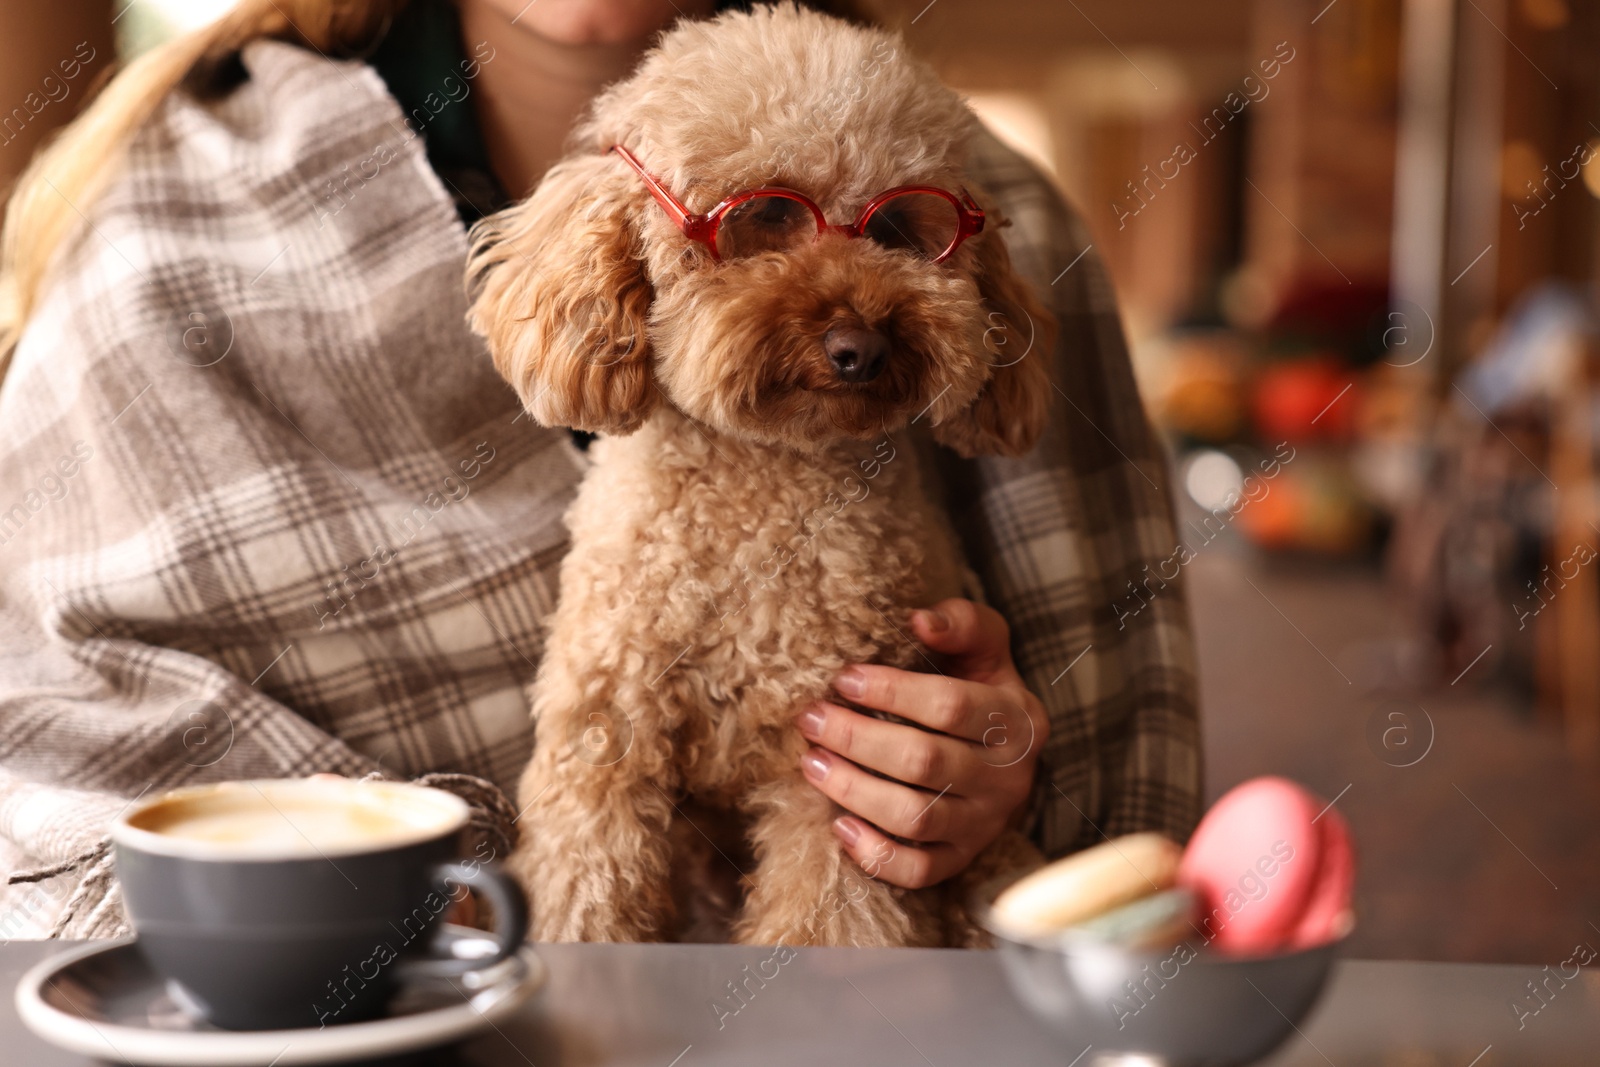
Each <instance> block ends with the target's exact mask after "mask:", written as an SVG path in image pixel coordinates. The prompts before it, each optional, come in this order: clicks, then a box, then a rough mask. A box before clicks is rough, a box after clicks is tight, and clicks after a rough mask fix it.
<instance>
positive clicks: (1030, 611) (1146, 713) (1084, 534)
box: [0, 41, 1200, 938]
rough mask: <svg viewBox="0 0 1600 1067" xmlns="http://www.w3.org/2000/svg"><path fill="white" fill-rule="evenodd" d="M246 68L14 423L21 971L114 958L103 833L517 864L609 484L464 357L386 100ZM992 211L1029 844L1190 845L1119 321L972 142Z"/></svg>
mask: <svg viewBox="0 0 1600 1067" xmlns="http://www.w3.org/2000/svg"><path fill="white" fill-rule="evenodd" d="M242 65H243V70H244V72H245V74H246V75H247V77H246V78H245V80H244V81H242V82H241V83H240V84H239V85H238V86H237V87H235V88H234V89H232V90H231V91H229V92H228V93H226V94H225V95H222V96H221V97H219V98H216V99H211V100H207V101H201V100H199V99H197V98H196V97H194V96H191V95H188V94H186V93H183V92H179V93H174V94H173V95H172V96H171V97H170V98H169V99H168V100H167V101H166V103H165V104H164V105H163V106H162V108H161V109H160V110H159V111H158V112H157V114H156V115H155V116H154V118H153V119H152V120H151V121H150V122H149V123H148V124H147V125H146V126H145V127H144V128H143V129H142V130H141V132H140V133H139V134H138V135H137V137H136V139H135V140H134V142H133V143H132V146H131V149H130V151H129V155H128V158H127V160H126V163H125V164H124V165H123V166H121V167H120V169H119V172H118V174H117V175H116V177H115V178H114V179H113V181H112V183H111V186H110V188H109V190H108V192H107V193H106V194H105V195H104V196H103V197H102V198H101V200H100V201H99V202H98V203H96V204H95V205H94V206H93V207H92V208H91V209H90V210H89V211H88V212H87V225H86V226H84V227H83V231H82V233H81V234H80V235H79V237H78V238H77V239H76V240H75V241H74V242H73V243H72V244H71V245H69V246H68V247H67V248H66V249H65V250H64V251H63V254H62V255H61V258H60V259H59V260H58V262H57V264H56V269H55V272H54V275H53V278H54V280H53V282H52V283H51V285H50V287H49V289H48V291H47V293H46V294H45V297H44V300H43V302H42V304H41V305H40V307H39V309H38V311H37V313H36V314H35V316H34V318H33V320H32V322H31V323H30V324H29V327H28V329H27V331H26V333H25V335H24V337H23V339H22V343H21V344H20V345H19V347H18V349H17V352H16V355H15V358H14V363H13V365H12V368H11V370H10V372H9V374H8V375H7V377H6V380H5V382H4V384H3V387H0V426H3V427H4V435H3V438H0V453H3V457H4V459H3V462H0V554H3V555H0V558H3V559H4V565H3V567H0V632H3V633H4V635H5V639H4V641H3V642H0V869H4V870H6V871H9V872H12V873H11V877H10V879H9V884H8V885H7V886H5V887H4V888H3V889H0V938H11V937H17V936H43V935H51V934H54V935H58V936H72V937H83V936H109V935H114V934H119V933H121V932H123V931H124V930H125V929H126V926H125V920H124V918H123V915H122V911H121V905H120V897H119V894H118V890H117V886H116V881H115V877H114V871H113V870H112V866H111V861H110V856H109V852H108V849H107V847H106V844H105V831H106V828H107V825H108V823H109V822H110V821H111V820H112V819H113V818H115V817H116V815H117V814H118V812H119V811H121V810H122V809H123V808H125V807H126V806H127V805H128V804H129V803H130V802H131V801H132V800H133V799H135V798H137V797H140V796H142V795H144V794H146V793H151V792H155V791H160V790H163V789H168V788H172V787H175V786H180V785H189V784H197V783H204V782H211V781H219V780H224V779H243V778H269V777H284V776H298V775H305V774H310V773H314V772H318V771H330V772H334V773H339V774H346V775H353V776H365V775H372V774H378V775H383V776H386V777H392V778H399V779H411V780H420V781H423V782H427V783H429V784H434V785H438V786H440V787H442V788H447V789H451V790H453V791H455V792H457V793H459V794H461V795H462V796H463V797H465V798H466V799H467V800H468V801H469V803H471V804H473V805H474V811H475V821H476V825H477V827H478V830H479V832H480V833H482V834H484V835H485V836H486V837H488V838H490V839H492V840H493V841H494V842H495V843H496V847H497V848H502V849H503V848H505V847H508V846H509V844H510V842H511V841H512V840H513V838H514V835H515V833H516V827H515V826H514V825H513V822H514V820H515V815H516V812H515V809H514V807H513V805H512V804H511V803H510V801H509V800H508V799H507V798H508V797H512V796H514V795H515V794H514V788H515V783H516V780H517V777H518V775H519V773H520V771H521V769H522V767H523V765H524V764H525V763H526V761H527V759H528V756H529V751H530V747H531V744H532V730H531V724H530V721H529V712H528V700H527V685H528V683H529V681H530V680H531V678H532V677H533V674H534V669H535V665H536V664H537V663H538V661H539V656H540V651H541V647H542V640H543V637H542V633H541V620H542V619H543V618H544V617H545V615H546V614H547V613H548V612H549V611H550V610H551V608H552V606H553V600H554V596H555V590H556V571H557V567H558V565H559V564H560V562H561V559H562V556H563V554H564V553H565V550H566V546H567V541H566V536H567V534H566V530H565V528H564V526H563V524H562V521H561V520H562V514H563V511H564V510H565V508H566V505H567V503H568V502H569V500H570V499H571V497H572V495H573V493H574V490H575V488H576V486H577V484H578V482H579V480H580V479H581V478H582V477H583V473H584V470H585V465H586V462H587V461H586V458H585V456H584V453H583V452H582V451H581V450H580V449H578V448H577V447H575V444H574V441H573V439H572V438H571V437H570V436H569V435H568V434H567V433H565V432H562V431H558V430H548V429H544V428H541V427H539V426H537V425H535V424H533V423H532V421H531V420H530V419H527V418H525V417H522V415H521V412H520V409H519V406H518V404H517V401H516V398H515V396H514V395H513V393H512V391H511V390H510V388H509V387H507V386H506V385H505V384H504V383H503V382H502V381H501V380H500V378H499V376H498V375H497V374H496V373H495V371H494V370H493V368H492V366H491V364H490V361H489V359H488V358H487V356H486V354H485V353H484V351H483V349H482V346H481V344H480V342H479V341H478V340H477V339H476V338H475V337H473V336H472V335H471V334H470V333H469V332H468V330H467V329H466V327H465V325H464V315H465V312H466V300H465V296H464V294H463V288H462V273H463V266H464V263H465V257H466V252H467V239H466V232H465V228H464V226H463V223H462V220H461V218H460V217H459V216H458V213H457V210H456V201H457V200H459V199H460V190H454V191H452V189H450V188H448V187H447V186H448V184H449V183H448V180H442V179H441V177H440V174H439V172H437V171H436V170H435V169H434V168H433V167H430V165H429V161H428V158H427V154H426V153H425V151H424V149H423V142H422V140H421V138H420V137H419V136H418V135H417V132H416V130H415V128H414V127H413V126H408V124H407V119H406V117H405V114H404V113H403V112H402V110H401V108H400V106H399V105H398V104H397V103H396V101H395V99H394V98H393V97H392V96H391V95H390V93H389V92H388V90H387V89H386V87H385V84H384V82H383V80H382V79H381V78H380V77H379V76H378V74H377V73H375V72H374V70H373V69H372V68H371V67H370V66H367V65H364V64H362V63H358V62H335V61H331V60H329V59H327V58H325V57H322V56H318V55H316V54H314V53H311V52H307V51H304V50H301V49H299V48H295V47H292V46H290V45H286V44H281V43H277V42H271V41H261V42H256V43H254V44H251V45H250V46H248V47H247V48H246V49H245V50H244V52H243V55H242ZM464 84H469V85H470V79H467V80H466V81H465V82H464ZM443 106H444V107H446V108H450V107H456V108H465V107H466V106H467V105H466V104H465V103H464V102H463V101H462V100H449V101H448V102H447V103H445V104H444V105H443ZM416 121H417V120H416V119H415V117H413V122H416ZM971 176H972V178H973V179H974V182H975V184H976V185H977V186H978V187H979V188H981V189H983V190H986V191H987V192H988V194H989V195H990V196H992V197H993V198H994V199H995V200H996V201H997V202H998V204H999V207H1000V209H1001V211H1002V213H1003V214H1004V215H1005V216H1007V217H1009V218H1011V219H1012V220H1013V222H1014V225H1013V226H1012V227H1011V228H1010V229H1008V230H1007V231H1006V237H1007V241H1008V243H1009V245H1010V247H1011V250H1012V254H1013V257H1014V258H1015V260H1016V261H1017V263H1018V265H1019V267H1020V268H1021V269H1022V270H1023V271H1024V272H1026V273H1027V274H1028V275H1029V276H1030V277H1032V278H1033V279H1035V280H1036V283H1037V285H1038V286H1039V288H1040V290H1041V291H1043V292H1044V293H1046V294H1047V296H1048V299H1049V300H1050V302H1051V304H1052V305H1053V307H1054V308H1055V310H1056V312H1057V314H1058V315H1059V316H1060V319H1061V323H1062V334H1061V342H1060V354H1059V355H1060V358H1059V363H1060V367H1061V370H1060V376H1059V380H1058V382H1057V392H1058V393H1059V395H1058V396H1056V397H1055V400H1056V403H1055V405H1054V408H1053V422H1052V424H1051V427H1050V429H1049V430H1048V432H1047V433H1046V436H1045V438H1044V440H1043V442H1042V443H1041V445H1040V446H1039V448H1038V449H1037V450H1036V451H1035V452H1034V453H1033V454H1032V455H1030V456H1028V457H1025V458H1022V459H979V460H974V461H963V460H959V459H957V458H956V457H954V456H952V455H948V454H945V455H944V456H942V458H941V476H942V477H943V479H944V483H945V484H944V486H943V487H942V488H943V492H944V494H945V496H946V499H948V500H949V501H952V502H955V503H953V504H952V506H951V510H952V519H953V520H954V522H955V524H956V527H957V529H958V530H959V532H960V533H961V535H962V537H963V540H964V544H965V547H966V551H967V553H968V556H969V559H970V561H971V563H972V565H973V568H974V570H976V572H977V573H978V575H979V576H980V577H981V579H982V580H983V583H984V586H985V589H986V593H987V596H988V598H989V600H990V601H991V602H992V603H994V604H995V606H996V607H998V608H999V610H1000V611H1001V613H1002V614H1003V615H1005V616H1006V618H1007V619H1008V620H1009V621H1010V623H1011V627H1012V633H1013V649H1014V653H1015V656H1016V660H1017V663H1018V666H1019V668H1020V670H1021V672H1022V674H1023V677H1024V678H1025V679H1026V681H1027V682H1028V684H1029V685H1030V686H1031V688H1032V689H1033V690H1034V691H1035V692H1036V693H1038V694H1039V695H1040V697H1041V698H1042V699H1043V700H1044V703H1045V705H1046V707H1047V708H1048V709H1049V712H1050V715H1051V717H1052V722H1053V731H1052V734H1051V736H1050V739H1049V744H1048V746H1047V748H1046V749H1045V751H1044V753H1043V761H1042V764H1041V771H1040V774H1039V778H1038V784H1037V789H1036V795H1035V799H1034V803H1033V805H1032V807H1031V811H1030V822H1029V826H1030V829H1031V832H1032V833H1033V834H1034V836H1035V837H1036V839H1037V840H1038V841H1039V842H1040V844H1041V845H1042V847H1043V848H1044V849H1045V850H1046V852H1047V853H1049V854H1060V853H1063V852H1066V851H1069V850H1072V849H1076V848H1080V847H1083V846H1085V845H1088V844H1091V843H1093V842H1095V841H1097V840H1099V839H1100V837H1101V835H1102V834H1107V835H1113V836H1114V835H1117V834H1121V833H1127V832H1131V831H1134V830H1140V829H1160V830H1165V831H1167V832H1168V833H1171V834H1174V835H1176V836H1179V837H1180V838H1181V837H1182V836H1184V835H1186V834H1187V832H1188V831H1189V829H1190V828H1191V827H1192V825H1193V822H1194V820H1195V818H1196V816H1197V812H1198V804H1199V799H1200V761H1199V752H1198V735H1197V729H1196V709H1195V683H1194V669H1193V662H1192V652H1191V646H1190V640H1189V635H1188V630H1187V623H1186V618H1185V615H1186V612H1185V608H1184V604H1183V601H1182V599H1181V596H1180V593H1179V589H1178V585H1177V584H1176V583H1175V582H1168V583H1167V584H1166V587H1165V588H1164V589H1162V590H1161V591H1160V592H1159V594H1158V595H1156V596H1155V597H1154V599H1153V600H1152V601H1151V602H1150V603H1149V605H1148V606H1147V607H1145V608H1144V609H1143V610H1142V611H1141V612H1140V613H1139V614H1138V615H1137V616H1136V617H1133V618H1127V617H1120V618H1119V613H1117V612H1114V611H1113V607H1112V605H1113V604H1114V603H1115V602H1117V601H1118V600H1119V598H1125V597H1126V596H1127V592H1128V584H1129V583H1130V582H1140V583H1143V582H1145V581H1146V579H1147V577H1148V574H1147V572H1146V571H1145V569H1144V568H1146V567H1151V568H1154V566H1155V565H1156V563H1157V562H1158V561H1160V560H1164V559H1166V558H1167V557H1169V556H1170V554H1171V551H1172V545H1173V544H1174V543H1175V541H1174V536H1173V532H1172V521H1171V517H1170V509H1169V501H1168V499H1167V492H1166V488H1165V485H1166V482H1165V471H1164V461H1163V458H1162V454H1161V452H1160V450H1159V447H1158V445H1157V443H1156V441H1155V439H1154V437H1153V435H1152V434H1151V431H1150V429H1149V426H1148V424H1147V422H1146V419H1145V416H1144V412H1143V409H1142V408H1141V406H1140V403H1139V397H1138V394H1137V392H1136V390H1135V387H1134V383H1133V380H1132V377H1131V374H1130V370H1129V366H1128V360H1127V356H1126V352H1125V350H1124V347H1123V341H1122V336H1121V331H1120V328H1119V324H1118V320H1117V315H1116V310H1115V306H1114V303H1113V299H1112V294H1111V291H1110V288H1109V286H1108V284H1107V281H1106V278H1105V275H1104V272H1103V270H1102V268H1101V265H1100V263H1099V261H1098V259H1097V258H1096V257H1095V256H1094V254H1093V252H1092V251H1091V250H1090V247H1089V245H1088V244H1087V241H1086V236H1085V233H1084V230H1083V227H1082V224H1081V222H1080V221H1079V220H1078V219H1077V218H1076V217H1075V216H1074V215H1072V214H1071V213H1070V212H1069V210H1068V209H1067V207H1066V206H1065V205H1064V204H1063V202H1062V200H1061V197H1060V195H1059V194H1058V193H1057V192H1055V191H1054V189H1053V188H1052V187H1051V186H1050V184H1049V183H1048V182H1047V181H1046V180H1045V179H1044V178H1043V177H1041V176H1040V174H1039V173H1038V172H1037V171H1036V170H1034V169H1033V168H1032V167H1031V166H1029V165H1028V164H1026V163H1024V162H1023V161H1022V160H1021V159H1020V158H1019V157H1017V156H1016V155H1015V154H1014V153H1012V152H1010V151H1009V150H1007V149H1005V148H1003V147H1001V146H1000V145H999V144H998V143H997V142H996V141H994V140H993V139H992V138H990V137H988V136H987V135H984V136H983V137H981V139H980V140H979V141H978V142H977V143H976V144H975V145H974V146H973V162H972V166H971ZM1146 587H1147V586H1146ZM1141 602H1142V601H1141ZM530 832H537V828H536V827H535V828H530Z"/></svg>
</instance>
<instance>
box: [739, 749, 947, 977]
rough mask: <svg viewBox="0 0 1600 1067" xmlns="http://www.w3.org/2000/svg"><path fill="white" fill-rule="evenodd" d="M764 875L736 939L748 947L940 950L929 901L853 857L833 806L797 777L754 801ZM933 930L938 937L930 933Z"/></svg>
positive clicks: (757, 874)
mask: <svg viewBox="0 0 1600 1067" xmlns="http://www.w3.org/2000/svg"><path fill="white" fill-rule="evenodd" d="M748 810H749V811H750V812H751V815H752V817H753V824H752V826H751V829H750V835H751V842H752V844H753V845H754V848H755V854H756V860H757V864H756V869H755V871H754V872H752V873H751V879H750V882H751V885H750V889H749V892H748V894H747V896H746V898H745V906H744V912H743V914H742V915H741V916H740V918H739V921H738V923H737V925H736V926H735V927H734V932H733V939H734V940H735V941H737V942H740V943H742V944H747V945H777V944H783V945H795V946H799V945H854V946H858V947H883V946H896V945H916V944H937V930H936V923H935V924H933V926H932V927H930V924H929V923H928V922H927V921H926V917H924V916H922V915H920V912H921V911H922V910H924V909H923V906H922V904H921V902H918V901H916V900H914V899H913V898H912V896H911V895H909V894H907V893H905V892H904V891H903V890H900V889H896V888H895V887H893V886H890V885H889V884H888V883H886V882H880V881H878V880H877V879H875V878H872V877H871V876H869V875H868V874H867V873H865V872H864V871H862V869H861V868H860V867H858V866H857V865H856V863H855V861H854V860H852V859H851V858H850V857H849V856H847V855H845V853H844V850H843V849H842V848H840V846H839V841H838V839H837V838H835V837H834V836H833V831H832V829H831V828H830V825H829V824H830V823H831V821H832V820H833V818H834V816H836V815H837V814H838V813H839V811H838V808H837V807H835V806H834V804H833V802H832V801H830V800H828V798H827V797H824V796H823V795H822V794H820V793H818V792H817V791H816V790H815V789H813V788H812V787H811V786H810V785H809V784H807V783H806V781H805V780H804V779H803V778H801V777H800V775H799V774H798V773H796V774H795V775H794V776H793V777H792V778H784V779H780V780H779V781H776V782H772V783H770V784H769V785H766V786H763V787H762V788H761V789H760V790H758V791H757V792H756V793H755V794H754V795H753V796H752V797H751V798H750V801H749V804H748ZM930 928H931V929H933V931H934V936H933V937H932V938H931V939H930V938H929V937H928V936H927V931H929V930H930Z"/></svg>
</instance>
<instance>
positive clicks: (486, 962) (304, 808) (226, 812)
mask: <svg viewBox="0 0 1600 1067" xmlns="http://www.w3.org/2000/svg"><path fill="white" fill-rule="evenodd" d="M468 814H469V809H468V807H467V805H466V803H465V802H463V801H462V800H461V799H460V798H459V797H456V796H454V795H453V794H450V793H446V792H443V791H442V790H437V789H427V788H423V787H421V786H414V785H408V784H405V783H398V782H378V781H371V782H357V781H351V780H347V779H337V780H330V779H283V780H270V781H255V782H226V783H222V784H219V785H210V786H198V787H194V788H190V789H179V790H174V791H172V792H169V793H163V794H161V795H160V796H155V797H151V798H148V799H145V800H141V801H140V802H139V803H137V804H135V805H134V806H132V807H131V808H130V809H129V810H128V811H126V812H124V813H123V814H122V816H121V817H119V818H118V819H117V821H116V822H115V823H114V824H113V826H112V828H111V840H112V845H113V848H114V850H115V853H116V864H117V875H118V878H119V879H120V880H121V882H122V891H123V899H124V902H125V904H126V907H127V910H128V915H129V917H130V918H131V919H132V921H133V926H134V930H135V932H136V933H137V934H138V945H139V948H140V950H141V951H142V952H143V953H144V955H145V956H146V958H147V959H148V960H149V961H150V964H151V966H152V967H153V968H154V969H155V970H156V972H157V973H159V974H161V975H163V976H164V977H166V978H167V979H168V982H169V987H171V989H172V992H173V994H174V996H175V998H176V999H178V1000H180V1001H181V1002H184V1003H185V1005H186V1006H187V1007H189V1008H190V1009H191V1010H193V1011H196V1012H198V1013H199V1014H200V1015H201V1016H202V1017H204V1018H205V1019H206V1020H207V1021H208V1022H210V1023H212V1024H213V1025H216V1026H219V1027H222V1028H224V1029H229V1030H277V1029H287V1028H306V1027H309V1028H318V1027H323V1026H331V1025H338V1024H343V1023H351V1022H360V1021H364V1020H368V1019H373V1018H376V1017H378V1016H381V1015H382V1014H383V1012H384V1009H385V1007H386V1006H387V1004H388V1001H389V999H390V998H391V997H392V996H393V994H394V993H395V992H396V990H397V989H398V988H399V986H400V985H401V984H402V983H403V982H405V981H408V980H411V979H413V978H416V977H418V976H423V975H428V976H445V977H450V976H464V975H467V974H468V973H469V972H474V971H479V970H482V969H484V968H487V967H490V966H492V965H493V964H495V963H497V962H499V961H500V960H502V959H504V958H506V957H507V956H509V955H511V954H512V953H514V952H516V951H517V949H518V947H519V946H520V945H521V944H522V940H523V937H524V935H525V934H526V932H527V904H526V901H525V900H524V898H523V896H522V893H521V891H520V890H519V889H518V887H517V884H516V883H515V882H514V881H513V880H512V879H511V878H510V877H509V876H508V875H506V874H505V873H504V872H503V871H502V870H500V869H499V868H498V867H497V866H494V865H492V861H493V859H494V857H493V856H492V855H481V854H480V855H476V856H466V857H464V856H463V854H462V850H463V830H464V829H465V827H466V825H467V820H468ZM480 851H483V850H480ZM468 893H477V894H481V896H482V897H483V898H484V899H486V900H487V901H488V903H489V905H490V907H491V909H492V911H493V914H494V920H495V930H494V934H493V937H494V943H495V946H496V947H495V951H493V952H492V953H489V954H487V955H484V956H481V957H477V958H472V959H460V958H455V957H453V956H451V955H448V954H447V953H446V952H445V951H444V950H442V949H439V948H436V947H435V937H436V935H437V932H438V929H439V926H440V923H441V921H442V920H443V918H444V914H445V912H446V911H448V910H449V906H450V904H451V903H453V902H455V901H458V900H460V899H462V898H463V897H464V896H466V895H467V894H468ZM467 944H476V945H478V946H480V947H481V946H482V945H483V944H484V942H467Z"/></svg>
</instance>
